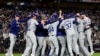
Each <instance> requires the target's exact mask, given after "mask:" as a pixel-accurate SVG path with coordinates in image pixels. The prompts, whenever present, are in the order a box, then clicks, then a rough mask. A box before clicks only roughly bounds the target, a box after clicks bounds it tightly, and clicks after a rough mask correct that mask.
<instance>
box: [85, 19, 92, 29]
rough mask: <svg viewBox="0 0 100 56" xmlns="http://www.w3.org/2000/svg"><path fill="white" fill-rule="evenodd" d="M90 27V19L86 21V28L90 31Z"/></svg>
mask: <svg viewBox="0 0 100 56" xmlns="http://www.w3.org/2000/svg"><path fill="white" fill-rule="evenodd" d="M90 27H91V20H90V19H89V18H88V19H87V20H86V24H85V28H86V29H88V28H90Z"/></svg>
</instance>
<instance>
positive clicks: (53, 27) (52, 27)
mask: <svg viewBox="0 0 100 56" xmlns="http://www.w3.org/2000/svg"><path fill="white" fill-rule="evenodd" d="M51 19H52V18H50V19H48V22H49V24H46V25H45V26H44V29H47V30H48V35H49V42H50V47H51V50H50V53H49V56H51V55H52V54H53V52H54V50H55V52H54V54H55V56H58V53H59V45H58V40H57V37H56V34H57V25H58V23H59V22H58V21H57V18H54V19H52V20H51Z"/></svg>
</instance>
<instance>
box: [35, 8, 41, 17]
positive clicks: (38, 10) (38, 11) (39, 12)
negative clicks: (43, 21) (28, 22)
mask: <svg viewBox="0 0 100 56" xmlns="http://www.w3.org/2000/svg"><path fill="white" fill-rule="evenodd" d="M35 14H36V15H37V16H40V14H41V10H40V9H38V8H36V11H35Z"/></svg>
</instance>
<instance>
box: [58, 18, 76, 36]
mask: <svg viewBox="0 0 100 56" xmlns="http://www.w3.org/2000/svg"><path fill="white" fill-rule="evenodd" d="M74 20H75V18H70V19H65V20H63V21H62V23H61V24H60V27H59V28H62V27H63V28H64V29H65V31H66V33H68V34H73V33H75V28H74V24H73V21H74ZM70 32H71V33H70Z"/></svg>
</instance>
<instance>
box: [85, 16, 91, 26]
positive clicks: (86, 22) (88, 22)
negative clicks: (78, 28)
mask: <svg viewBox="0 0 100 56" xmlns="http://www.w3.org/2000/svg"><path fill="white" fill-rule="evenodd" d="M90 24H91V20H90V18H88V17H85V19H84V25H85V26H86V25H87V26H89V25H90Z"/></svg>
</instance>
